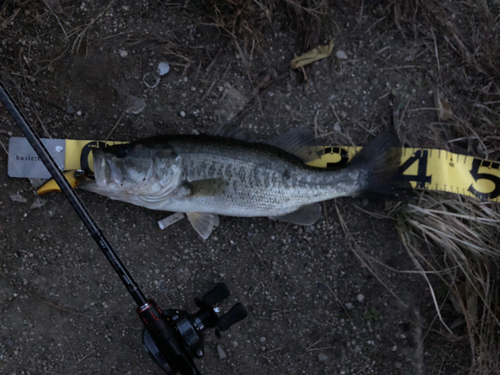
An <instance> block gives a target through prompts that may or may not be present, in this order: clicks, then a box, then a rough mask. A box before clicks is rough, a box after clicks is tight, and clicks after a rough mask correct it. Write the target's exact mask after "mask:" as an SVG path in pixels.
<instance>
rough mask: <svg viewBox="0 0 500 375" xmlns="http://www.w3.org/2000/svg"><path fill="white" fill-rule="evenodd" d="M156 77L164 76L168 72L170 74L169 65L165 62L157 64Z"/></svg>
mask: <svg viewBox="0 0 500 375" xmlns="http://www.w3.org/2000/svg"><path fill="white" fill-rule="evenodd" d="M156 70H157V72H158V75H159V76H160V77H161V76H164V75H165V74H167V73H168V72H170V65H168V64H167V63H166V62H161V63H159V64H158V68H156Z"/></svg>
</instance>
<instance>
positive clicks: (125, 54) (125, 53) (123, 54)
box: [118, 49, 128, 58]
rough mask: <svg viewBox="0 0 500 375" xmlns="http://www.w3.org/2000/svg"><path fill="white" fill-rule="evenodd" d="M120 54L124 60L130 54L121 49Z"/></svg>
mask: <svg viewBox="0 0 500 375" xmlns="http://www.w3.org/2000/svg"><path fill="white" fill-rule="evenodd" d="M118 54H119V55H120V57H123V58H125V57H127V56H128V52H127V51H125V50H124V49H119V50H118Z"/></svg>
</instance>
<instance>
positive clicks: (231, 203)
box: [81, 129, 400, 239]
mask: <svg viewBox="0 0 500 375" xmlns="http://www.w3.org/2000/svg"><path fill="white" fill-rule="evenodd" d="M229 133H230V134H229ZM240 138H242V137H241V133H239V132H237V131H236V132H234V131H233V132H226V134H225V135H221V136H218V135H198V136H195V135H165V136H158V137H153V138H149V139H144V140H139V141H136V142H132V143H129V144H124V145H115V146H111V147H107V148H104V149H95V150H94V151H93V155H94V176H95V180H94V181H89V182H86V183H84V184H82V185H81V187H82V188H84V189H86V190H90V191H93V192H95V193H98V194H101V195H105V196H107V197H109V198H111V199H116V200H120V201H124V202H128V203H132V204H135V205H138V206H143V207H146V208H149V209H153V210H162V211H170V212H183V213H186V214H187V217H188V219H189V221H190V223H191V224H192V226H193V227H194V229H195V230H196V231H197V232H198V233H199V234H200V236H201V237H203V238H204V239H206V238H208V237H209V235H210V233H211V232H212V230H213V228H214V225H217V224H218V220H219V219H218V216H217V215H228V216H240V217H258V216H267V217H269V218H271V219H277V220H282V221H286V222H291V223H295V224H299V225H312V224H314V223H315V222H316V221H317V220H318V219H319V218H320V217H321V206H320V204H319V202H322V201H325V200H329V199H333V198H337V197H343V196H354V195H358V194H360V193H363V192H377V193H380V192H382V193H385V192H390V191H391V189H392V184H391V180H392V176H393V174H394V172H395V171H396V168H397V167H398V166H399V161H400V155H399V153H398V151H399V148H397V146H398V139H397V137H396V136H395V135H394V133H392V132H388V133H383V134H381V135H379V136H378V137H377V138H376V139H375V140H374V141H373V142H372V143H371V144H369V145H368V146H367V147H365V148H363V149H362V151H361V152H359V153H358V154H357V155H356V156H355V157H354V158H353V160H352V161H351V162H350V163H349V164H348V165H347V166H346V167H345V168H343V169H340V170H335V171H333V170H328V169H323V168H315V167H311V166H308V165H307V164H306V162H307V161H310V160H314V159H316V158H317V157H318V155H317V152H316V151H319V150H317V148H315V146H314V143H315V141H314V134H312V133H311V132H309V131H307V130H304V129H294V130H292V131H290V132H288V133H286V134H284V135H282V136H279V137H277V138H275V139H273V140H271V141H268V142H252V141H248V140H245V139H240Z"/></svg>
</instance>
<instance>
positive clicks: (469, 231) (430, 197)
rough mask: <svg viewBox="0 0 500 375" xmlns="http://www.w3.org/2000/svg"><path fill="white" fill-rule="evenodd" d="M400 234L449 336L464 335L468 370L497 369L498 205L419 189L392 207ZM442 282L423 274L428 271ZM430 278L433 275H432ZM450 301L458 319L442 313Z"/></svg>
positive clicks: (499, 365) (455, 338) (499, 326)
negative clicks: (411, 200) (414, 198)
mask: <svg viewBox="0 0 500 375" xmlns="http://www.w3.org/2000/svg"><path fill="white" fill-rule="evenodd" d="M395 217H396V218H397V227H398V230H399V233H400V236H401V239H402V241H403V243H404V245H405V247H406V249H407V251H408V254H409V255H410V257H411V259H412V260H413V262H414V264H415V266H416V268H417V269H419V270H421V271H422V273H421V274H422V276H423V277H424V278H425V279H426V281H427V282H428V283H429V286H430V288H431V292H432V295H433V299H434V302H435V307H436V311H437V314H438V317H439V319H440V320H441V323H442V326H443V327H444V328H445V330H446V331H445V332H444V334H446V335H447V336H448V337H449V339H450V340H452V341H457V342H458V341H463V340H464V338H465V337H466V338H467V339H468V340H469V344H470V348H471V355H472V365H471V373H477V374H487V373H498V371H499V370H500V362H499V357H498V353H499V352H500V342H499V340H498V330H499V329H500V321H499V319H500V300H499V298H498V296H499V292H500V289H499V288H500V275H499V274H498V269H499V266H500V249H499V248H498V243H499V242H500V232H499V230H498V228H500V207H499V205H498V204H494V203H489V202H481V201H478V200H475V199H472V198H465V197H457V196H445V195H443V194H438V193H424V194H422V195H421V199H420V200H419V203H418V205H413V204H410V205H408V206H406V207H404V208H402V209H400V210H398V211H397V212H396V213H395ZM424 271H432V273H433V274H435V275H436V276H438V277H439V279H438V281H439V280H441V283H443V284H444V285H446V288H447V290H448V293H447V295H442V294H443V293H440V292H439V291H438V290H437V289H438V287H439V286H440V285H441V283H439V282H437V281H434V282H432V281H431V280H429V277H428V274H429V273H428V272H424ZM434 280H435V279H434ZM447 301H451V302H452V305H453V307H454V309H455V310H456V312H458V313H459V314H460V317H459V318H458V319H453V321H449V320H447V319H446V318H444V317H443V316H442V306H443V304H444V303H446V302H447Z"/></svg>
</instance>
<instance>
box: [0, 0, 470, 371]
mask: <svg viewBox="0 0 500 375" xmlns="http://www.w3.org/2000/svg"><path fill="white" fill-rule="evenodd" d="M47 3H55V4H58V3H59V2H57V1H54V2H47ZM202 3H203V2H196V1H194V2H186V3H184V2H168V1H167V2H161V1H141V2H133V1H111V2H110V3H108V2H104V1H98V2H90V1H62V2H61V6H62V11H63V12H62V13H60V12H58V11H59V10H58V9H54V8H53V10H54V11H52V10H50V9H49V8H48V7H47V6H46V5H45V3H44V2H43V1H39V2H35V1H7V2H6V3H4V4H3V5H0V9H1V12H2V13H1V14H0V16H1V18H0V25H1V26H0V63H1V69H2V70H1V73H0V78H1V80H2V81H3V82H4V83H5V85H6V86H7V87H8V88H9V90H10V91H11V92H12V94H13V95H14V97H15V98H16V100H17V101H18V103H19V105H20V106H21V107H22V109H23V110H24V111H25V113H26V115H27V117H28V118H29V119H30V121H31V122H32V124H33V125H34V127H35V128H36V129H37V131H38V133H39V134H40V135H41V136H43V137H49V136H50V137H52V138H68V139H105V138H106V137H108V135H110V139H113V140H126V141H128V140H134V139H138V138H143V137H149V136H154V135H157V134H163V133H194V134H198V133H203V132H207V131H210V130H211V129H213V128H215V127H217V126H218V125H220V124H221V123H224V122H229V121H231V122H234V123H235V124H238V125H240V126H241V127H243V128H245V129H248V130H249V132H250V133H251V134H255V135H257V136H258V137H260V138H266V137H270V136H273V135H275V134H278V133H282V132H285V131H287V130H289V129H290V128H294V127H306V128H309V129H311V130H314V131H315V132H316V133H317V134H318V135H319V136H324V135H325V137H324V140H325V144H327V143H330V144H332V143H333V144H349V145H350V144H352V143H354V144H357V145H363V144H366V142H368V141H369V140H371V139H372V138H373V136H374V135H375V134H377V133H378V132H380V131H381V130H383V129H384V128H385V127H387V124H388V123H389V120H390V116H391V111H390V109H389V94H393V95H395V96H396V100H397V105H399V106H400V108H401V110H406V114H405V117H404V120H403V121H401V122H400V125H399V133H400V136H401V138H402V140H403V141H404V142H406V144H410V145H412V146H418V147H429V146H436V143H438V144H439V140H437V141H436V139H435V133H434V132H433V130H432V128H431V127H430V125H429V124H431V123H432V122H434V121H436V114H435V111H433V110H432V109H428V108H430V107H433V106H434V92H433V90H435V87H434V83H435V82H434V81H433V77H435V76H436V75H437V74H438V66H437V65H436V61H435V55H434V50H433V49H432V48H427V47H428V45H427V44H426V43H428V42H429V41H425V42H422V43H421V44H418V43H414V44H411V45H410V44H409V43H408V40H405V38H404V35H402V34H401V32H400V31H399V30H398V29H397V28H396V27H390V25H389V23H388V21H387V19H388V18H387V17H385V19H384V15H383V14H380V13H377V12H376V11H370V8H366V9H365V11H364V12H362V11H361V8H359V7H354V6H350V5H339V4H335V5H332V9H333V11H332V12H331V16H330V17H329V19H328V22H327V23H324V24H322V25H321V29H320V30H321V32H318V34H317V35H316V36H315V37H314V38H311V39H310V40H309V41H306V42H305V43H304V38H303V35H302V34H301V33H300V32H299V31H297V30H299V29H298V26H297V25H291V24H289V23H287V22H285V21H284V20H282V19H281V18H277V19H273V27H268V28H267V29H264V30H265V32H264V33H262V34H261V35H259V36H258V39H253V38H252V37H251V36H248V35H247V34H245V33H244V32H243V31H242V32H235V37H234V38H233V37H231V36H229V34H228V33H227V32H226V31H224V30H223V29H221V28H220V27H219V28H218V27H216V26H215V25H214V21H213V20H212V19H211V18H210V17H208V16H207V13H206V9H205V8H204V7H203V6H202ZM338 3H342V2H338ZM367 3H370V2H367ZM255 4H259V3H258V2H257V1H255ZM286 9H287V8H286V7H285V6H284V5H283V14H285V13H286ZM265 18H266V13H265V12H264V11H263V15H262V19H265ZM247 26H248V25H247ZM299 26H300V25H299ZM251 27H252V25H250V26H248V28H249V29H251ZM328 37H332V38H333V40H334V42H335V47H334V50H333V53H332V55H331V56H330V57H329V58H326V59H323V60H321V61H318V62H316V63H314V64H312V65H310V66H308V67H307V68H306V69H305V72H306V74H307V80H305V79H304V75H303V73H302V72H301V71H293V70H291V68H290V60H291V59H293V58H294V56H295V55H299V54H301V53H303V52H305V51H306V50H307V45H308V44H310V46H309V47H315V46H316V45H317V44H326V43H327V42H328ZM256 40H258V42H259V43H255V41H256ZM409 46H411V48H409ZM338 51H341V52H342V53H340V52H339V53H337V52H338ZM162 61H164V62H168V63H169V64H170V66H171V70H170V72H169V73H168V74H166V75H165V76H164V77H162V78H161V82H160V83H159V84H158V86H157V87H155V88H148V87H147V86H146V85H145V84H144V82H143V77H144V75H145V74H147V73H148V72H154V70H155V68H156V66H157V65H158V63H159V62H162ZM440 68H441V67H440ZM443 69H444V67H443ZM452 94H453V95H457V97H456V98H458V99H457V100H458V101H460V93H459V92H454V91H453V93H452ZM131 97H135V98H141V99H144V101H145V103H146V107H145V108H144V110H143V111H141V112H140V113H138V114H133V113H126V109H127V107H128V106H129V104H130V100H131V99H130V98H131ZM426 108H427V109H426ZM115 125H116V126H115ZM10 136H20V131H19V130H18V129H17V128H16V127H15V125H14V124H13V122H12V121H11V119H10V118H9V116H8V114H7V112H6V111H5V109H4V108H3V107H1V108H0V141H2V144H3V145H5V146H7V144H8V138H9V137H10ZM0 183H1V189H0V265H1V267H0V374H49V373H50V374H94V373H106V374H124V373H127V374H143V373H147V374H160V373H161V372H160V370H159V369H158V368H157V367H156V365H155V364H154V363H153V362H152V361H151V360H150V359H149V357H148V356H147V354H146V353H145V352H144V351H143V350H142V348H141V340H140V334H141V329H142V327H141V323H140V321H139V319H138V317H137V315H136V313H135V311H134V304H133V301H132V299H131V298H130V297H129V295H128V294H127V293H126V291H125V289H124V288H123V286H122V284H121V283H120V281H119V279H118V278H117V277H116V276H115V275H114V273H113V271H112V269H111V267H110V266H109V265H108V263H107V261H106V260H105V258H104V256H103V255H102V254H101V252H100V251H99V249H98V248H97V246H96V245H95V243H94V242H93V240H92V239H91V238H90V236H89V235H88V234H87V232H86V230H85V229H84V228H83V225H82V224H81V223H80V221H79V219H78V218H77V216H76V215H75V214H74V213H73V210H72V208H71V207H70V205H69V204H68V203H67V202H66V200H65V198H64V196H62V195H60V194H53V195H48V196H44V197H42V199H43V203H44V204H43V206H42V207H39V208H32V207H31V206H32V204H33V203H34V201H35V200H36V199H38V198H37V196H36V195H35V193H34V188H33V187H32V185H31V184H30V181H28V180H23V179H12V178H9V177H8V176H7V154H6V150H3V149H0ZM18 192H19V194H20V195H21V196H22V197H23V198H25V200H26V201H25V202H19V201H14V200H13V199H12V198H11V195H13V194H16V193H18ZM79 193H80V194H81V197H82V199H83V201H84V202H85V204H86V205H87V207H88V209H89V211H90V212H91V213H92V215H94V217H95V219H96V221H97V222H98V224H99V225H100V226H101V227H102V229H103V231H104V233H105V234H106V236H107V237H108V238H109V240H110V242H111V243H112V244H113V245H114V246H115V247H116V249H117V250H118V251H119V253H120V255H121V256H122V258H123V260H124V262H125V263H126V265H127V266H128V267H129V268H130V271H131V273H132V275H133V276H134V277H135V278H136V280H137V282H138V283H139V285H140V287H141V288H142V289H143V291H144V293H145V294H146V295H147V296H148V297H152V298H155V300H156V301H157V302H158V303H159V304H160V306H162V307H163V308H172V307H175V308H182V309H186V310H188V311H192V312H193V311H194V308H195V306H194V302H193V298H194V297H195V296H201V295H202V294H203V293H204V292H206V291H207V290H208V289H210V288H211V287H212V286H213V283H214V282H218V281H224V282H226V283H227V285H228V287H229V288H230V290H231V291H232V294H231V297H230V298H229V300H228V301H227V302H226V303H224V304H223V305H222V310H223V311H224V309H227V308H229V307H230V306H231V305H232V304H234V303H235V302H238V301H240V302H242V303H243V304H244V305H245V306H246V308H247V309H248V311H249V316H248V318H247V319H246V320H244V321H243V322H241V323H239V324H237V325H236V326H234V327H233V328H232V329H231V330H230V331H228V332H226V333H223V335H222V339H221V340H218V339H217V338H216V337H215V335H213V334H212V333H209V334H208V335H207V341H206V356H205V357H204V358H203V359H202V360H198V361H197V365H198V366H199V369H200V370H201V371H202V372H203V373H204V374H318V375H319V374H424V373H425V374H459V373H466V372H467V371H468V366H469V362H470V359H469V354H468V348H467V341H464V342H458V343H451V342H449V341H447V340H446V339H445V337H444V335H442V334H441V333H440V332H439V329H438V328H436V326H433V325H432V324H433V322H434V320H435V319H436V317H435V311H434V309H433V305H432V301H431V299H430V298H429V294H428V287H427V285H426V284H425V283H424V282H423V281H422V279H421V278H418V277H417V276H414V275H413V274H411V273H400V272H395V271H394V269H398V270H413V265H412V263H411V260H410V259H409V257H408V256H407V254H406V251H405V250H404V248H403V246H402V244H401V242H400V240H399V237H398V235H397V232H396V230H395V227H394V222H393V221H391V220H389V219H384V218H383V217H382V218H381V216H384V215H385V214H386V209H385V203H384V202H372V201H367V200H366V199H363V198H342V199H338V200H336V201H330V202H326V204H325V208H326V211H325V212H324V218H323V220H321V221H320V222H319V223H318V224H317V225H315V226H312V227H297V226H294V225H287V224H286V223H280V222H273V221H270V220H269V219H267V218H254V219H243V218H241V219H240V218H231V217H223V218H222V219H221V223H220V226H219V227H218V228H216V230H215V231H214V232H213V234H212V236H211V237H210V238H209V239H208V240H206V241H203V240H201V239H200V238H199V237H198V236H197V234H196V233H195V232H194V230H193V229H192V228H191V227H190V225H189V223H188V222H187V221H186V220H184V221H181V222H179V223H177V224H175V225H174V226H173V227H171V228H168V229H166V230H163V231H162V230H160V229H159V228H158V225H157V221H158V220H160V219H162V218H164V217H165V216H166V214H165V213H161V212H155V211H148V210H146V209H143V208H140V207H136V206H132V205H130V204H125V203H120V202H115V201H111V200H109V199H106V198H104V197H100V196H97V195H94V194H92V193H88V192H85V191H81V190H79ZM367 212H371V213H375V214H376V215H371V214H368V213H367ZM339 215H340V216H341V217H342V219H343V220H344V221H345V223H346V225H347V227H348V229H349V230H350V232H351V233H352V234H353V236H354V238H355V240H356V241H357V243H358V244H359V246H360V247H361V249H362V250H363V251H364V252H366V253H368V254H369V255H371V256H373V257H375V258H376V259H379V260H380V261H381V262H382V263H383V264H386V265H389V266H390V267H392V269H389V268H384V267H380V269H379V270H378V272H379V274H380V275H381V276H382V279H383V281H384V283H385V284H386V285H387V287H388V288H389V289H391V290H392V291H393V293H394V295H393V294H391V293H390V292H389V291H388V289H387V288H386V287H384V286H383V285H382V284H381V283H380V282H379V281H377V279H376V278H375V277H374V276H373V275H372V273H370V271H369V270H368V269H367V268H366V267H363V266H362V264H361V263H360V261H359V260H358V258H356V256H355V254H354V253H353V251H352V250H351V248H350V247H349V241H348V239H347V238H346V235H345V233H344V231H343V230H342V227H341V225H340V222H339ZM396 296H397V298H396ZM450 314H452V313H450ZM218 345H219V346H220V348H221V349H222V350H223V352H224V353H225V358H220V354H219V351H218V349H217V346H218Z"/></svg>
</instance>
